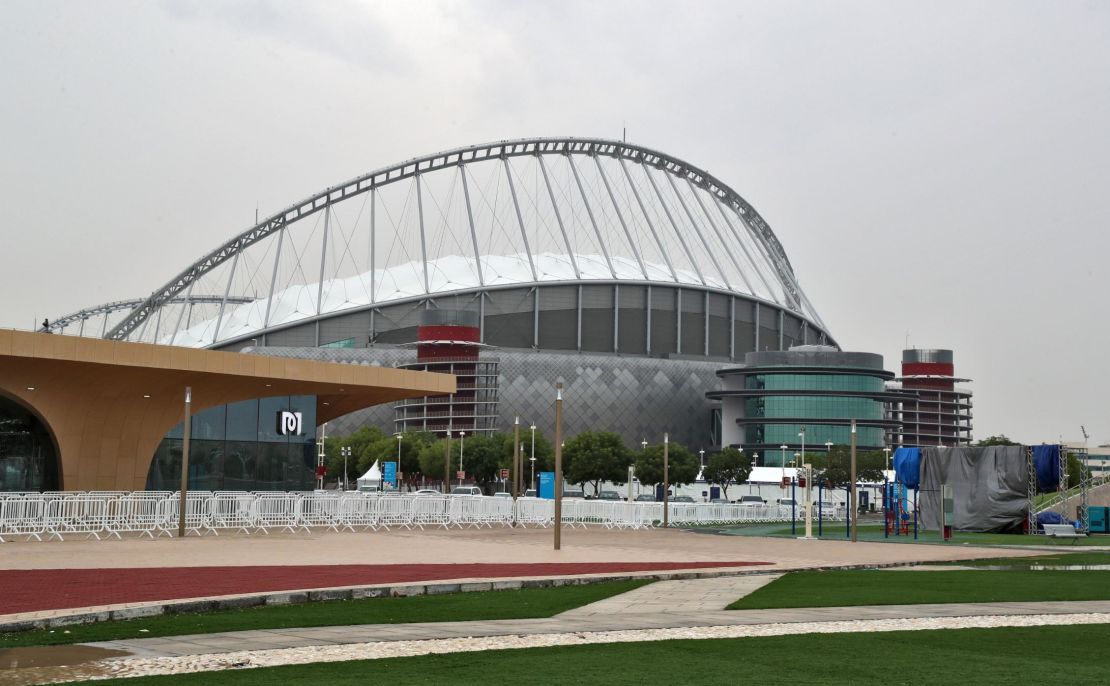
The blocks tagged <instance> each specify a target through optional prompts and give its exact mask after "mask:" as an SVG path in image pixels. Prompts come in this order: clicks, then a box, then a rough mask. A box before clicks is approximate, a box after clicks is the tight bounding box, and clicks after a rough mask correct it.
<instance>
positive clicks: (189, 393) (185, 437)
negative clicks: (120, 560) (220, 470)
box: [177, 386, 193, 538]
mask: <svg viewBox="0 0 1110 686" xmlns="http://www.w3.org/2000/svg"><path fill="white" fill-rule="evenodd" d="M192 410H193V387H192V386H186V387H185V423H184V425H183V429H184V433H183V434H182V441H181V502H180V503H179V504H178V512H177V537H178V538H185V506H186V503H187V502H188V499H187V494H188V492H189V429H190V427H191V426H192V424H193V420H192V417H191V415H192Z"/></svg>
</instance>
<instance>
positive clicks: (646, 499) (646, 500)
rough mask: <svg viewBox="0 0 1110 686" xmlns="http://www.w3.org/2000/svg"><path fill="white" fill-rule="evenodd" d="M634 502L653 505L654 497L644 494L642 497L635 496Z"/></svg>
mask: <svg viewBox="0 0 1110 686" xmlns="http://www.w3.org/2000/svg"><path fill="white" fill-rule="evenodd" d="M636 502H638V503H654V502H655V496H653V495H648V494H646V493H644V494H642V495H638V496H636Z"/></svg>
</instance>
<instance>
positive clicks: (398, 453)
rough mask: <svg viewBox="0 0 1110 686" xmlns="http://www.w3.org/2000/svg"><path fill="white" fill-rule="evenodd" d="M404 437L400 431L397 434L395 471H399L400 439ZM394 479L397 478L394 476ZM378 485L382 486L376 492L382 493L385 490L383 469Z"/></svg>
mask: <svg viewBox="0 0 1110 686" xmlns="http://www.w3.org/2000/svg"><path fill="white" fill-rule="evenodd" d="M404 437H405V434H403V433H402V432H400V431H398V432H397V470H398V471H399V470H400V469H401V439H402V438H404ZM382 467H385V465H382ZM393 474H394V475H396V474H397V472H396V471H394V472H393ZM394 478H397V477H396V476H394ZM379 483H380V484H381V485H382V487H381V488H380V489H378V490H381V491H384V490H385V471H384V469H383V471H382V480H381V481H380V482H379ZM397 490H401V489H397Z"/></svg>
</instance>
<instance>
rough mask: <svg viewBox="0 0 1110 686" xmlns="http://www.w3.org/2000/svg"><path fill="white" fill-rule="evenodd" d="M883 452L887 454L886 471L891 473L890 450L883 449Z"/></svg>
mask: <svg viewBox="0 0 1110 686" xmlns="http://www.w3.org/2000/svg"><path fill="white" fill-rule="evenodd" d="M853 433H854V432H853ZM883 452H884V453H886V471H888V472H889V471H890V448H883Z"/></svg>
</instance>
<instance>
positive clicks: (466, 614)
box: [0, 580, 651, 648]
mask: <svg viewBox="0 0 1110 686" xmlns="http://www.w3.org/2000/svg"><path fill="white" fill-rule="evenodd" d="M648 583H651V582H650V581H639V580H637V581H613V582H606V583H598V584H582V585H579V586H561V587H558V588H529V589H522V590H519V591H487V592H484V593H450V594H445V595H432V596H413V597H408V598H368V599H365V600H336V601H329V602H320V603H307V604H304V605H285V606H272V607H252V608H245V609H241V610H221V611H218V612H206V613H197V614H180V615H162V616H160V617H148V618H143V619H131V620H126V621H116V622H102V623H99V624H81V625H77V626H71V627H66V628H65V629H64V630H63V629H54V630H53V631H50V630H40V631H27V632H21V633H14V634H0V648H11V647H14V646H30V645H52V644H60V643H86V642H89V641H111V640H116V639H124V638H153V637H155V636H181V635H184V634H202V633H213V632H220V631H244V630H248V629H278V628H295V627H312V626H345V625H351V624H399V623H408V622H455V621H466V620H485V619H528V618H534V617H551V616H553V615H556V614H559V613H560V612H566V611H567V610H571V609H573V608H576V607H581V606H582V605H587V604H589V603H592V602H596V601H598V600H603V599H605V598H608V597H610V596H614V595H617V594H619V593H625V592H627V591H631V590H632V589H634V588H639V587H640V586H643V585H645V584H648ZM144 630H145V631H144ZM66 631H68V633H66Z"/></svg>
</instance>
